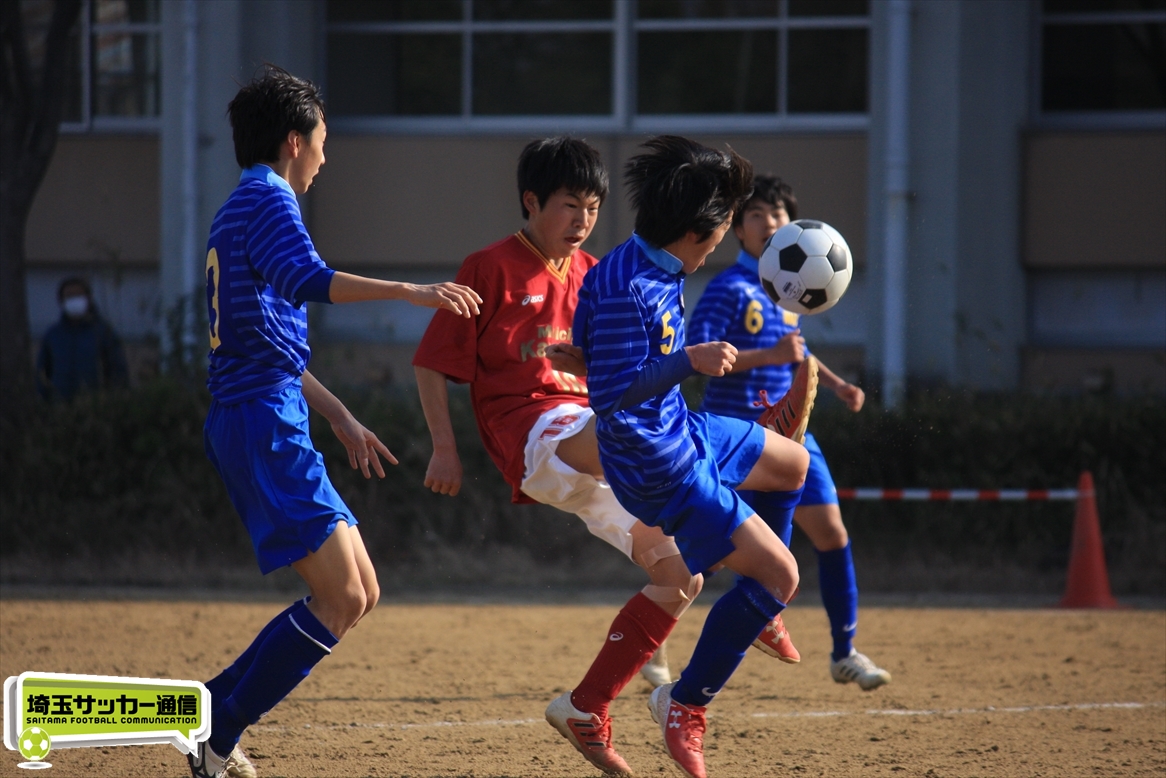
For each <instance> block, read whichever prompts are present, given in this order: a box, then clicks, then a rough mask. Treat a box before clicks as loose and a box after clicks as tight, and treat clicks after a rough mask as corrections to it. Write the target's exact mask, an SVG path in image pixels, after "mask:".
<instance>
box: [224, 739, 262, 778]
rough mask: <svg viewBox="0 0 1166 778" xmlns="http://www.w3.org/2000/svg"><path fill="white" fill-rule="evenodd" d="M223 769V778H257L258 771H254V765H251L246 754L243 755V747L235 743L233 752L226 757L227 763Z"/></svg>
mask: <svg viewBox="0 0 1166 778" xmlns="http://www.w3.org/2000/svg"><path fill="white" fill-rule="evenodd" d="M223 767H224V768H225V769H224V772H223V778H259V771H258V770H256V769H255V765H253V764H251V760H250V759H248V758H247V754H245V753H243V747H242V746H240V745H239V744H237V743H236V744H235V748H234V750H233V751H231V753H230V755H228V756H227V761H226V762H225V763H224V764H223Z"/></svg>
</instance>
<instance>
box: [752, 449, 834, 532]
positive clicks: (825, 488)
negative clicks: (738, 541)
mask: <svg viewBox="0 0 1166 778" xmlns="http://www.w3.org/2000/svg"><path fill="white" fill-rule="evenodd" d="M806 451H808V452H809V454H810V468H809V470H808V471H807V472H806V488H805V490H804V491H803V492H802V499H801V500H799V501H798V507H799V508H800V507H802V506H803V505H837V504H838V489H837V487H835V486H834V477H833V476H831V475H830V468H829V467H827V466H826V457H824V456H823V455H822V449H821V448H820V447H819V446H818V441H817V440H816V439H815V438H814V436H813V435H811V434H810V433H808V432H807V433H806ZM766 494H767V493H766V492H741V497H742V498H743V499H744V500H745V502H747V503H748V504H749V505H751V506H753V508H754V509H755V510H756V511H757V515H758V516H760V517H761V518H763V519H765V523H766V524H768V525H769V526H770V528H771V529H772V530H773V531H774V533H776V534H777V536H778V537H779V538H781V542H782V543H785V544H786V546H789V542H790V536H791V535H792V534H793V528H794V525H793V517H792V516H790V514H789V512H788V511H789V509H788V508H786V509H785V510H774V509H772V508H770V507H769V504H768V503H767V501H766Z"/></svg>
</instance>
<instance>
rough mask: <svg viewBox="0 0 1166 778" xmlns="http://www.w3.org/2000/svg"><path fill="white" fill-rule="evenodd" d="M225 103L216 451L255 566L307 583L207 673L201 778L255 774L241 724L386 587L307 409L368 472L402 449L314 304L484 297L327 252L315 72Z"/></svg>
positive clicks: (213, 354)
mask: <svg viewBox="0 0 1166 778" xmlns="http://www.w3.org/2000/svg"><path fill="white" fill-rule="evenodd" d="M228 114H229V116H230V119H231V127H232V129H233V131H234V140H235V157H236V160H237V161H238V162H239V166H240V167H241V168H243V173H242V176H241V177H240V179H239V185H238V187H236V189H235V191H234V192H232V193H231V196H230V197H228V198H227V201H226V202H225V203H224V204H223V206H222V208H220V209H219V212H218V214H217V215H216V216H215V219H214V223H213V224H212V226H211V234H210V239H209V241H208V243H207V263H206V300H207V317H208V324H209V327H210V346H211V351H210V365H209V372H208V379H207V384H208V386H209V388H210V391H211V397H212V400H211V405H210V409H209V411H208V413H207V420H206V426H205V430H204V439H205V442H206V452H207V456H208V457H209V458H210V460H211V463H212V464H213V465H214V466H215V469H216V470H218V472H219V475H220V476H222V479H223V483H224V485H225V486H226V488H227V494H228V496H229V497H230V498H231V502H232V504H233V505H234V506H235V509H236V510H237V511H238V513H239V516H240V518H241V519H242V520H243V524H244V526H245V527H246V529H247V532H248V534H249V535H250V536H251V543H252V545H253V546H254V548H255V556H256V558H257V559H258V562H259V569H260V570H261V571H262V572H264V573H268V572H270V571H272V570H275V569H277V568H280V567H285V566H288V565H290V566H291V567H292V568H294V569H295V571H296V572H297V573H299V574H300V576H301V577H302V578H303V579H304V581H305V582H306V583H307V585H308V589H309V591H310V592H311V596H309V597H305V598H304V599H303V600H301V601H299V602H297V603H294V604H293V605H291V606H290V607H288V608H287V609H286V610H284V611H283V612H282V613H280V614H279V615H278V616H276V617H275V618H274V619H272V620H271V622H270V623H268V624H267V626H266V627H264V628H263V630H262V631H261V632H260V633H259V635H258V636H257V637H256V638H255V640H254V641H253V642H252V643H251V646H250V647H249V648H247V650H246V651H244V652H243V653H242V654H240V655H239V657H238V658H237V659H236V660H235V661H234V662H233V663H232V664H231V666H230V667H228V668H226V669H224V670H223V671H222V672H221V673H220V674H219V675H218V676H216V677H215V678H214V679H212V680H211V681H209V682H208V683H207V689H208V690H209V691H210V693H211V711H210V716H211V730H212V731H211V736H210V738H209V739H208V740H207V741H206V742H205V743H200V744H199V746H198V749H197V750H196V751H195V752H194V753H192V754H189V755H188V761H189V764H190V771H191V775H192V776H194V778H221V777H222V776H226V775H230V776H232V777H233V778H241V777H242V776H246V775H254V774H255V772H254V768H253V766H252V765H251V764H250V763H249V762H248V761H247V757H246V755H245V754H244V753H243V752H242V750H241V749H240V748H239V738H240V736H241V735H242V733H243V730H244V729H246V728H247V727H248V726H249V725H251V724H254V723H255V722H256V721H258V720H259V717H260V716H262V715H264V714H265V713H267V711H269V710H271V708H273V707H274V706H275V705H276V704H277V703H279V701H280V700H282V699H283V698H284V697H286V696H287V695H288V694H289V693H290V692H291V690H292V689H294V688H295V687H296V685H297V684H298V683H299V682H300V681H302V680H303V679H304V678H305V677H306V676H307V675H308V673H309V672H310V671H311V669H312V667H314V666H315V664H316V663H317V662H319V661H320V660H321V659H322V658H323V657H325V656H326V655H328V654H329V653H331V651H332V648H333V647H334V646H335V645H336V644H337V643H338V642H339V640H340V639H341V638H342V637H344V635H345V633H346V632H348V630H349V629H350V628H352V627H353V626H354V625H355V624H356V622H357V621H359V620H360V619H361V617H363V616H364V615H365V614H366V613H368V612H369V611H370V610H371V609H372V607H373V606H374V605H375V604H376V601H377V597H378V596H379V591H380V590H379V588H378V586H377V581H376V573H375V571H374V569H373V566H372V562H371V561H370V560H369V556H368V552H367V551H366V550H365V547H364V542H363V541H362V540H361V537H360V532H359V530H358V529H357V527H356V518H355V517H354V516H353V515H352V512H351V511H350V510H349V509H348V506H346V505H345V504H344V501H343V500H342V499H341V498H340V495H339V494H337V492H336V489H335V488H334V487H333V486H332V482H331V481H330V480H329V478H328V473H327V471H326V470H325V468H324V462H323V458H322V457H321V456H320V454H319V452H317V451H316V449H315V447H314V446H313V445H312V440H311V438H310V437H309V435H308V408H309V407H310V408H313V409H315V410H316V411H318V412H320V413H321V414H323V415H324V417H325V418H327V419H328V420H329V421H330V422H331V424H332V429H333V431H334V432H335V433H336V435H337V437H339V438H340V440H341V442H342V443H343V444H344V446H345V448H346V449H347V450H348V459H349V464H350V465H352V467H354V468H355V467H360V469H361V470H362V472H363V473H364V476H365V477H366V478H368V477H370V475H371V473H370V466H371V468H372V470H375V472H376V474H377V475H378V476H380V477H382V478H383V477H384V474H385V472H384V468H383V466H382V465H381V461H380V458H379V457H380V456H383V457H385V458H386V459H388V460H389V461H390V462H393V463H395V462H396V460H395V459H394V458H393V455H392V454H391V453H390V452H389V450H388V448H387V447H385V444H384V443H382V442H381V441H380V440H378V439H377V437H376V435H374V434H373V433H372V432H370V431H369V430H367V429H365V428H364V426H362V425H361V424H360V422H358V421H357V420H356V419H355V418H353V416H352V414H351V413H349V412H348V409H347V408H345V407H344V405H343V403H341V402H340V401H339V400H338V399H337V398H336V397H335V396H334V395H333V394H332V393H331V392H329V391H328V390H327V389H325V388H324V386H323V385H322V384H320V382H319V381H317V380H316V379H315V378H314V377H313V376H312V374H311V373H310V372H308V370H307V366H308V360H309V358H310V357H311V351H310V350H309V348H308V341H307V335H308V321H307V312H306V309H305V303H307V302H320V303H336V302H355V301H357V300H379V299H386V300H387V299H404V300H408V301H409V302H412V303H414V304H417V305H425V306H429V307H433V308H446V309H448V310H451V311H453V312H454V313H457V314H460V315H463V316H471V315H474V314H476V313H477V312H478V308H477V303H478V302H480V298H478V296H477V294H476V293H474V292H473V291H472V290H470V289H468V288H466V287H463V286H459V285H457V284H437V285H433V286H415V285H413V284H399V283H394V282H391V281H377V280H372V279H367V278H361V277H360V276H354V275H349V274H346V273H336V272H333V271H332V270H331V269H329V268H328V267H327V266H326V265H325V264H324V262H323V261H322V260H321V259H320V257H319V255H318V254H317V253H316V250H315V248H314V247H313V245H312V240H311V238H310V237H309V235H308V231H307V229H305V227H304V223H303V221H302V219H301V218H300V208H299V204H298V203H297V201H296V195H297V194H303V193H304V192H306V191H307V190H308V187H309V186H311V184H312V181H313V179H314V178H315V176H316V174H317V173H318V172H319V170H320V167H321V166H322V165H323V164H324V138H325V136H326V134H327V127H326V126H325V123H324V103H323V101H322V100H321V99H320V95H319V92H318V91H317V89H316V87H315V86H314V85H313V84H311V83H310V82H307V81H304V80H302V79H299V78H296V77H295V76H292V75H291V74H289V73H287V72H286V71H283V70H281V69H279V68H276V67H274V66H268V67H267V68H266V71H265V72H264V74H263V75H262V76H261V77H259V78H257V79H255V80H254V81H252V82H251V83H249V84H247V85H246V86H244V87H243V88H242V89H240V90H239V93H238V94H237V95H236V96H235V99H234V100H232V101H231V104H230V106H229V108H228ZM208 639H210V640H214V639H216V635H215V631H213V630H212V632H211V634H210V635H208Z"/></svg>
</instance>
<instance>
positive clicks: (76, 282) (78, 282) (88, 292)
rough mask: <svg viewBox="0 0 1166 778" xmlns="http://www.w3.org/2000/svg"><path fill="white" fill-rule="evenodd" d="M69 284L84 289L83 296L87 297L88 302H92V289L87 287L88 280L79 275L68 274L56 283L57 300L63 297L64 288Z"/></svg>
mask: <svg viewBox="0 0 1166 778" xmlns="http://www.w3.org/2000/svg"><path fill="white" fill-rule="evenodd" d="M70 286H79V287H81V288H82V289H84V290H85V296H86V297H88V298H89V303H90V304H92V303H93V290H92V289H90V288H89V282H88V281H86V280H85V279H84V278H81V277H80V276H70V277H69V278H66V279H65V280H64V281H62V282H61V283H60V284H58V285H57V301H58V302H59V301H61V300H64V299H65V290H66V289H68V288H69V287H70Z"/></svg>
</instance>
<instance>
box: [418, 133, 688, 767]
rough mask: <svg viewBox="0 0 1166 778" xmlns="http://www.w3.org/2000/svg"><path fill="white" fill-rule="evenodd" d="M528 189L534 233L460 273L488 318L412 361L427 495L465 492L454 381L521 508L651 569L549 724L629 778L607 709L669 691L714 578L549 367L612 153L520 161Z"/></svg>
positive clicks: (557, 148) (569, 383) (450, 329)
mask: <svg viewBox="0 0 1166 778" xmlns="http://www.w3.org/2000/svg"><path fill="white" fill-rule="evenodd" d="M518 191H519V197H520V201H521V204H522V215H523V218H524V219H526V226H525V227H524V228H523V229H522V230H521V231H519V232H517V233H515V234H514V235H511V236H510V237H508V238H505V239H503V240H501V241H499V242H497V243H495V244H493V245H491V246H487V247H486V248H485V249H482V250H481V251H478V252H476V253H474V254H471V255H470V256H469V257H467V258H466V260H465V262H464V264H463V265H462V268H461V270H460V271H459V272H458V275H457V282H458V283H460V284H465V285H466V286H469V287H471V288H472V289H474V290H475V291H477V292H478V294H479V295H481V297H482V303H481V305H480V306H479V307H480V310H481V313H480V314H479V315H478V316H477V317H476V318H475V319H472V320H470V319H461V318H459V317H457V316H453V315H449V314H446V313H444V312H440V311H439V312H438V313H437V314H436V315H435V316H434V317H433V320H432V321H431V322H430V325H429V328H428V329H427V330H426V332H425V336H424V337H423V338H422V340H421V345H420V346H419V347H418V349H417V354H416V356H414V358H413V366H414V370H415V372H416V374H417V386H418V390H419V392H420V395H421V404H422V407H423V409H424V411H425V420H426V422H427V423H428V425H429V431H430V434H431V436H432V438H433V457H432V458H431V459H430V462H429V468H428V470H427V471H426V474H425V485H426V486H428V487H430V488H431V489H432V490H433V491H435V492H439V493H441V494H449V495H456V494H457V493H458V490H459V489H460V488H461V481H462V466H461V461H460V459H459V458H458V454H457V444H456V441H455V440H454V435H453V427H452V425H451V423H450V417H449V405H448V393H447V386H446V381H447V380H451V381H454V382H457V383H469V384H470V396H471V399H472V402H473V408H474V413H475V416H476V418H477V422H478V431H479V432H480V433H481V436H482V441H483V443H484V444H485V447H486V451H487V452H489V454H490V457H491V458H492V459H493V460H494V463H495V464H496V465H497V466H498V469H499V470H501V471H502V474H503V476H504V477H505V479H506V481H507V483H509V484H510V486H511V488H512V489H513V500H514V502H541V503H545V504H547V505H553V506H554V507H556V508H559V509H561V510H564V511H567V512H569V513H574V514H576V515H578V516H579V517H580V518H581V519H583V521H584V522H586V524H587V528H588V530H590V531H591V533H592V534H594V535H596V536H598V537H600V538H602V539H603V540H605V541H607V542H608V543H610V544H611V545H613V546H615V547H616V548H618V549H619V550H620V551H622V552H623V553H624V554H626V555H627V556H628V557H629V558H630V559H632V560H633V561H634V562H635V563H636V564H638V565H639V566H640V567H642V568H644V570H646V571H647V573H648V575H649V577H650V579H651V584H649V585H648V586H645V587H644V589H643V590H642V591H641V592H640V593H638V594H636V596H635V597H633V598H632V599H631V600H629V601H628V602H627V604H626V605H625V606H624V607H623V609H622V610H621V611H620V613H619V615H618V616H617V617H616V619H615V621H614V622H613V624H612V626H611V629H610V630H609V634H608V636H607V638H606V639H605V642H604V645H603V649H602V650H601V651H600V653H599V655H598V657H597V658H596V659H595V662H594V663H593V664H592V666H591V668H590V670H589V671H588V672H587V674H586V676H585V677H584V679H583V682H582V683H580V684H579V686H578V687H577V688H576V689H575V690H573V691H571V692H567V693H565V694H563V695H562V696H560V697H559V698H557V699H556V700H554V701H553V702H552V703H551V704H550V706H549V707H548V708H547V713H546V715H547V721H548V722H550V723H551V724H552V725H553V726H554V727H555V728H556V729H557V730H558V731H559V732H560V733H562V735H563V736H564V737H566V738H567V740H569V741H570V742H571V744H572V745H573V746H575V748H576V749H578V750H579V751H580V753H582V754H583V756H584V757H586V758H587V760H588V761H590V762H591V763H592V764H594V765H595V766H596V767H599V768H600V769H602V770H604V771H605V772H607V773H609V774H620V773H630V770H629V768H628V766H627V764H626V763H625V762H624V761H623V759H621V758H620V757H619V755H618V754H616V752H615V750H614V749H613V748H612V747H611V719H610V718H609V716H608V715H607V710H608V705H609V704H610V702H611V700H613V699H614V698H615V697H616V696H617V695H618V694H619V692H620V690H622V689H623V687H624V686H625V685H626V684H627V683H628V682H629V681H630V680H631V679H632V678H633V677H635V675H636V673H637V672H640V671H641V670H646V671H647V672H645V677H646V678H648V680H649V681H652V682H653V683H655V684H657V685H659V684H661V683H666V682H667V681H668V680H669V675H668V669H667V664H666V659H665V658H664V656H663V654H664V652H663V651H662V650H659V651H658V650H657V649H658V648H660V646H661V644H662V643H663V642H664V640H665V639H666V638H667V636H668V633H669V632H671V630H672V627H673V626H674V625H675V624H676V620H677V619H678V618H679V617H680V615H681V614H683V613H684V611H685V609H687V607H688V605H689V604H690V603H691V602H692V599H693V598H694V597H696V595H697V593H698V592H699V591H700V587H701V583H702V579H701V576H700V575H695V576H693V575H691V574H690V573H689V571H688V568H687V567H686V566H685V563H684V560H683V559H682V558H681V556H680V551H679V549H678V548H677V546H676V543H675V542H674V541H673V540H672V539H671V538H669V537H667V536H666V535H664V534H663V532H661V531H660V530H659V529H658V528H655V527H648V526H647V525H645V524H643V523H641V522H640V521H638V520H637V519H636V518H635V517H633V516H632V515H631V514H630V513H628V512H627V511H626V510H625V509H624V508H623V507H622V506H620V504H619V502H618V501H617V500H616V499H615V496H614V495H613V494H612V492H611V489H610V487H609V486H608V485H607V482H606V481H605V480H604V478H603V469H602V467H601V466H600V464H599V451H598V445H597V443H596V438H595V420H594V416H593V413H592V411H591V409H590V407H588V398H587V384H586V379H584V378H579V377H576V376H574V375H571V374H569V373H561V372H558V371H556V370H555V369H554V368H553V367H552V365H551V363H550V361H549V360H548V359H547V358H546V355H547V349H548V347H549V346H552V345H554V344H558V343H565V344H570V343H571V341H572V334H573V333H572V332H571V326H572V320H573V317H574V315H575V307H576V303H577V298H578V290H579V287H580V285H581V284H582V282H583V276H584V275H586V273H587V271H588V270H590V269H591V267H592V266H593V265H595V264H596V262H597V260H596V259H595V257H592V256H591V255H590V254H588V253H586V252H584V251H581V250H580V248H579V247H580V246H581V245H582V244H583V242H584V241H585V240H586V239H587V237H588V236H589V235H590V234H591V230H592V229H593V228H594V227H595V220H596V217H597V215H598V212H599V206H600V204H601V203H602V202H603V199H604V197H606V196H607V191H608V177H607V171H606V170H605V169H604V167H603V164H602V162H601V161H600V158H599V153H598V152H597V151H596V150H595V149H594V148H592V147H591V146H589V145H587V144H586V143H584V142H583V141H580V140H575V139H571V138H564V137H559V138H549V139H546V140H541V141H535V142H533V143H530V144H529V145H527V147H526V148H525V149H523V151H522V154H521V156H520V157H519V161H518ZM617 636H618V637H617ZM654 653H655V654H656V659H655V660H653V665H648V666H647V667H645V663H647V662H648V661H649V659H651V658H652V657H653V654H654ZM653 666H654V668H655V672H654V673H653V672H651V670H652V668H653ZM583 711H592V712H590V713H584V712H583Z"/></svg>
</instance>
